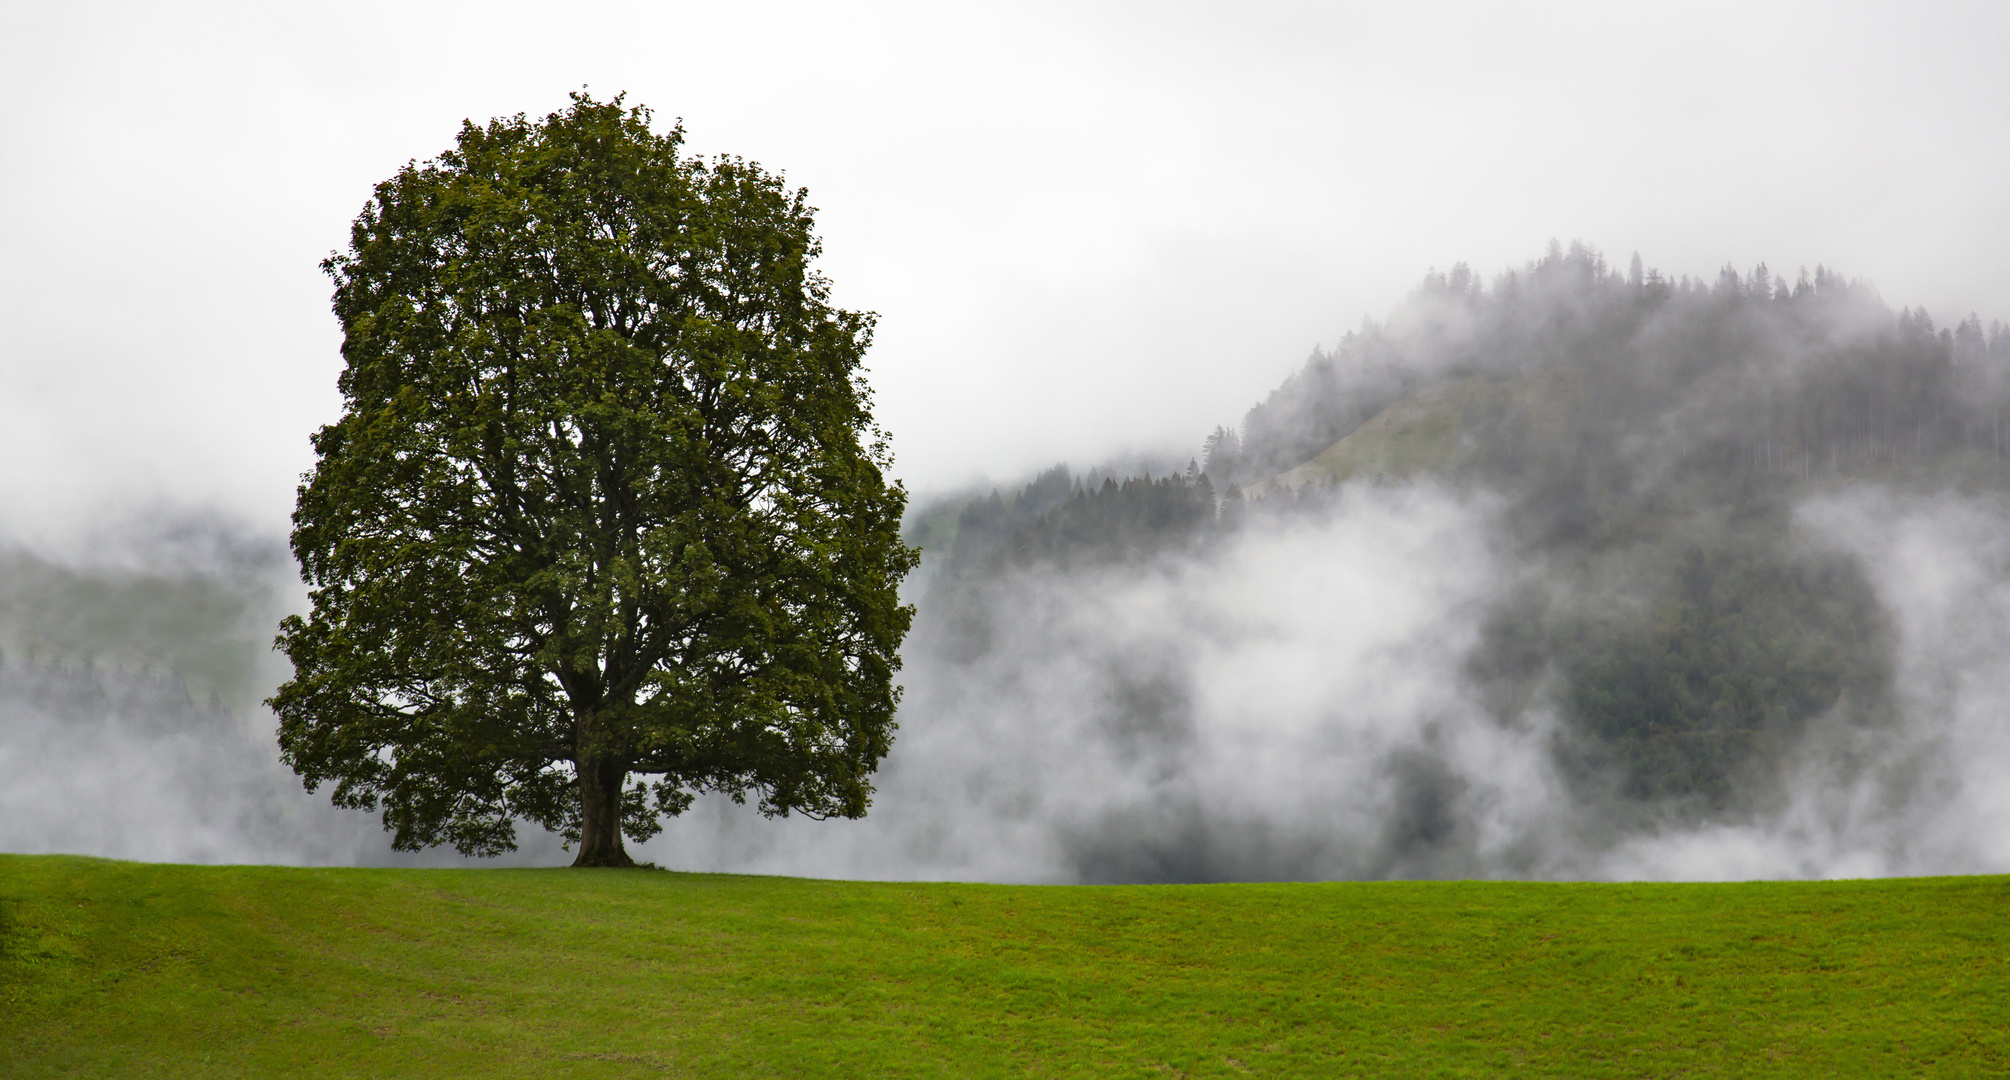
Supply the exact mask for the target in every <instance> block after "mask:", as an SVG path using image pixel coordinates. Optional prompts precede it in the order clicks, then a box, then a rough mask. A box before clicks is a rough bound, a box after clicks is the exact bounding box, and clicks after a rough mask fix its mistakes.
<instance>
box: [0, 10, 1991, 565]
mask: <svg viewBox="0 0 2010 1080" xmlns="http://www.w3.org/2000/svg"><path fill="white" fill-rule="evenodd" d="M582 84H586V85H588V86H590V88H591V89H592V90H593V91H594V92H595V94H596V95H598V96H608V95H611V94H613V93H614V92H616V91H620V90H626V91H628V92H629V94H630V98H631V100H633V101H639V102H642V103H644V104H647V105H650V106H651V107H653V108H654V109H655V110H656V111H657V113H658V116H659V118H660V119H661V120H662V121H663V122H665V123H667V122H668V121H669V120H670V118H672V117H677V116H682V117H683V118H684V119H685V122H686V125H687V128H688V130H689V133H690V136H691V143H692V146H693V148H694V149H697V150H700V151H704V152H708V153H709V152H720V151H726V152H733V153H738V154H742V155H744V156H746V157H749V158H752V159H754V160H757V161H760V162H762V163H763V164H764V165H767V166H769V167H770V168H773V169H778V170H781V171H783V172H785V173H786V174H787V176H788V177H789V179H790V181H791V182H792V183H794V184H800V185H804V186H807V187H808V188H809V189H810V192H811V197H812V201H813V202H814V203H815V204H816V205H817V206H819V207H821V208H822V211H821V215H820V222H821V229H822V233H823V236H824V239H825V247H826V251H827V254H826V257H825V260H824V263H823V267H824V270H825V271H826V273H828V274H829V275H830V276H831V277H832V278H833V279H834V280H835V282H836V285H837V292H838V299H839V301H840V302H841V303H844V304H845V305H847V306H852V307H859V308H867V309H871V310H875V311H877V312H879V313H880V316H881V323H880V332H879V338H878V342H879V343H878V345H877V347H876V348H875V350H874V352H873V354H872V356H871V365H872V369H873V381H874V384H875V386H876V387H877V389H878V400H879V415H880V418H881V420H882V422H883V423H884V424H885V425H886V426H887V427H888V428H889V429H890V430H891V431H892V432H893V435H894V446H895V450H896V453H897V454H898V455H899V459H900V463H899V468H898V471H899V473H900V475H902V476H904V477H905V478H906V479H907V480H908V482H909V484H910V486H911V487H915V488H917V489H921V490H927V489H931V488H940V487H944V486H949V485H956V484H961V483H964V482H966V481H969V480H971V479H974V478H976V477H978V476H980V475H981V476H990V477H994V478H1011V477H1013V476H1015V475H1017V474H1018V473H1020V472H1021V471H1022V470H1026V469H1029V468H1033V467H1037V466H1040V465H1044V464H1050V463H1052V462H1054V461H1057V460H1064V459H1065V460H1070V461H1073V462H1075V463H1077V464H1089V463H1093V461H1094V460H1095V459H1097V458H1099V457H1101V456H1104V455H1107V454H1112V453H1117V452H1120V451H1123V450H1125V449H1128V448H1151V447H1160V446H1169V447H1174V448H1181V449H1184V448H1191V447H1197V445H1198V441H1199V439H1200V437H1201V436H1202V435H1203V434H1204V433H1205V432H1206V431H1207V430H1208V429H1209V428H1211V427H1212V426H1213V425H1214V424H1216V423H1236V422H1238V421H1239V420H1240V417H1241V415H1242V413H1243V411H1244V410H1245V409H1247V408H1248V406H1249V405H1250V404H1251V403H1252V402H1254V401H1255V400H1256V399H1257V398H1259V397H1260V396H1262V395H1263V394H1264V393H1265V392H1267V391H1268V390H1269V389H1270V388H1271V387H1272V386H1274V385H1276V383H1277V382H1278V381H1279V380H1280V379H1282V377H1283V376H1284V375H1285V374H1286V373H1287V372H1288V371H1290V370H1291V369H1292V368H1293V367H1295V366H1296V365H1297V364H1298V363H1299V362H1300V361H1301V360H1302V359H1303V358H1304V357H1305V355H1306V353H1307V352H1308V351H1309V350H1310V349H1311V347H1312V346H1313V345H1314V344H1315V343H1318V344H1331V343H1332V342H1333V341H1334V340H1335V339H1336V338H1337V337H1338V336H1339V334H1340V333H1342V332H1343V331H1345V330H1346V329H1348V328H1350V327H1352V326H1354V325H1357V324H1358V323H1359V321H1360V320H1361V318H1362V317H1363V316H1365V315H1373V316H1376V317H1379V316H1381V315H1382V314H1383V313H1385V312H1386V311H1387V309H1388V308H1389V307H1390V306H1391V305H1392V304H1393V303H1395V302H1396V301H1397V300H1398V299H1400V298H1401V297H1402V296H1403V295H1404V294H1405V293H1406V292H1407V291H1408V290H1409V288H1410V287H1411V286H1412V284H1414V282H1415V281H1416V280H1417V279H1418V277H1419V276H1420V275H1421V274H1422V273H1423V272H1424V270H1425V269H1426V268H1428V267H1432V266H1436V267H1439V268H1445V267H1448V266H1449V265H1450V264H1451V263H1453V262H1455V261H1460V260H1464V261H1467V262H1470V263H1472V264H1473V265H1474V266H1475V267H1476V268H1478V269H1480V270H1481V271H1483V272H1484V273H1485V274H1487V275H1488V276H1491V275H1492V274H1493V273H1495V272H1497V271H1499V270H1501V269H1504V268H1506V267H1509V266H1518V265H1520V264H1521V263H1522V262H1524V261H1526V260H1527V259H1529V258H1532V257H1534V256H1536V255H1538V254H1539V253H1540V252H1541V250H1542V248H1543V246H1544V245H1545V244H1546V243H1547V241H1548V240H1549V239H1551V238H1552V237H1554V238H1557V239H1561V240H1564V241H1566V242H1567V241H1569V240H1571V239H1573V238H1581V239H1583V240H1586V241H1588V242H1591V243H1594V244H1596V245H1598V246H1599V247H1601V248H1602V249H1604V250H1605V251H1606V252H1607V254H1608V255H1609V256H1611V257H1612V258H1613V259H1614V260H1615V261H1619V262H1621V263H1623V262H1624V260H1625V259H1626V258H1627V257H1628V255H1629V254H1630V253H1632V252H1633V251H1635V250H1638V251H1639V252H1641V254H1642V255H1643V257H1644V258H1645V259H1646V260H1647V262H1648V263H1649V264H1651V265H1656V266H1659V267H1662V268H1663V269H1665V270H1668V271H1671V272H1675V273H1690V274H1714V273H1715V271H1716V269H1717V268H1718V267H1719V266H1722V265H1723V264H1724V263H1726V262H1733V263H1735V264H1737V265H1738V267H1739V268H1740V270H1741V271H1742V270H1744V269H1746V268H1749V266H1750V265H1751V264H1753V263H1756V262H1759V261H1761V260H1763V261H1765V262H1767V263H1768V264H1770V265H1771V266H1772V268H1773V269H1774V270H1776V271H1780V270H1785V271H1788V272H1791V271H1792V270H1793V269H1794V268H1796V267H1798V266H1800V265H1803V264H1805V265H1809V266H1812V265H1814V264H1815V263H1817V262H1823V263H1827V264H1829V265H1831V266H1835V267H1839V268H1841V269H1843V270H1844V271H1846V272H1848V273H1850V274H1852V275H1854V276H1860V277H1865V278H1868V279H1870V280H1871V281H1873V282H1875V283H1876V284H1877V286H1878V287H1879V288H1880V289H1881V291H1882V292H1883V294H1884V296H1885V297H1886V299H1887V300H1888V301H1890V302H1891V303H1892V304H1893V305H1895V306H1896V305H1901V304H1914V305H1917V304H1923V305H1925V306H1926V307H1927V308H1928V309H1929V310H1930V311H1932V312H1933V313H1934V315H1935V316H1936V317H1937V318H1939V319H1941V320H1943V321H1945V320H1948V319H1951V318H1955V317H1959V316H1960V315H1963V314H1965V313H1967V312H1968V311H1971V310H1974V311H1978V312H1980V313H1981V314H1982V315H1983V317H1984V318H1985V319H1988V318H1991V317H2002V318H2010V4H2003V3H1967V4H1949V3H1943V4H1937V5H1935V4H1921V3H1906V4H1896V3H1894V4H1883V5H1862V4H1844V3H1835V2H1825V3H1807V4H1771V5H1762V4H1751V3H1737V4H1716V3H1694V2H1690V3H1683V4H1680V5H1672V4H1663V5H1652V6H1650V5H1638V4H1619V3H1611V2H1603V3H1595V4H1546V5H1519V4H1459V5H1425V4H1401V5H1398V4H1387V3H1375V4H1339V3H1324V4H1262V3H1250V2H1243V3H1237V4H1215V5H1208V4H1172V3H1138V4H1093V3H1082V2H1072V3H1058V4H1037V3H1019V4H1011V5H992V6H986V5H952V4H944V3H928V4H920V3H917V4H911V5H901V4H872V5H866V4H855V5H844V4H834V3H806V4H794V5H791V4H754V3H733V4H726V3H717V2H714V3H706V4H680V3H656V4H612V3H603V4H589V3H570V4H543V5H535V4H506V3H480V4H423V3H347V4H342V5H328V4H292V5H281V4H249V3H247V4H180V5H162V4H132V5H115V4H87V3H68V4H41V3H31V2H28V0H0V95H4V101H5V108H4V111H0V529H5V530H6V531H11V532H15V533H17V534H18V533H24V532H31V533H32V532H47V531H49V530H52V529H55V530H58V531H60V527H61V526H62V525H63V524H64V523H73V522H79V521H82V520H83V519H86V518H91V517H96V516H99V515H103V514H106V513H114V514H116V513H119V512H129V511H130V510H132V509H135V508H138V507H141V506H144V505H147V504H154V503H168V504H218V505H221V506H223V507H225V508H228V509H230V510H232V511H235V512H237V513H240V514H243V515H246V516H248V517H250V518H251V519H253V520H254V521H256V522H259V523H262V524H264V525H268V526H269V527H270V528H272V529H274V530H275V531H276V530H278V529H281V528H283V527H284V520H285V515H286V514H287V512H288V511H289V510H290V508H291V505H292V490H293V485H294V483H295V482H296V480H297V477H298V475H299V473H300V472H301V471H302V470H304V469H306V468H307V467H308V466H309V465H310V464H311V459H310V453H309V450H308V446H307V434H308V432H310V431H311V430H312V429H313V428H315V427H316V426H318V425H320V424H323V423H326V422H328V421H329V420H331V419H333V418H334V416H335V414H336V411H337V409H338V407H339V399H338V398H337V396H336V394H335V392H334V380H335V375H336V372H337V370H338V367H339V359H338V357H337V354H336V345H337V333H336V327H335V324H334V320H333V318H332V316H331V315H330V314H329V313H328V304H327V299H328V284H327V282H326V281H325V280H324V279H323V278H322V277H321V275H320V273H319V271H318V270H317V269H316V263H317V262H318V261H319V259H320V258H321V257H322V256H323V255H325V254H326V253H327V252H328V251H330V250H331V249H333V248H336V247H338V246H340V245H341V244H342V243H343V242H344V239H345V235H346V230H347V226H348V222H349V220H350V219H351V218H352V217H353V216H354V214H355V212H356V211H357V209H358V208H360V206H361V205H362V203H363V201H364V199H365V197H366V196H367V195H368V192H369V189H370V186H371V185H372V184H373V183H374V182H376V181H377V180H380V179H383V178H384V177H386V176H388V175H390V174H391V173H392V172H393V171H394V170H395V169H396V168H397V167H398V166H399V165H401V164H402V163H404V162H405V161H407V160H408V159H412V158H421V159H423V158H427V157H430V156H432V155H434V154H436V153H438V152H439V151H441V150H443V149H445V148H447V147H448V146H449V145H450V144H451V142H452V139H453V135H454V132H455V130H456V129H457V127H458V126H459V124H460V121H461V120H462V118H464V117H472V118H475V119H477V120H484V119H487V118H489V117H491V116H495V115H498V114H507V113H515V112H518V111H526V112H529V113H532V114H533V115H541V114H543V113H546V112H549V111H552V110H554V109H557V108H561V107H563V105H564V104H565V94H566V92H567V91H568V90H570V89H573V88H575V87H578V86H580V85H582Z"/></svg>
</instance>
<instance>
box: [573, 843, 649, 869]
mask: <svg viewBox="0 0 2010 1080" xmlns="http://www.w3.org/2000/svg"><path fill="white" fill-rule="evenodd" d="M572 866H573V869H575V870H577V869H580V868H582V867H599V868H603V869H609V870H629V869H633V868H634V866H635V860H634V859H631V858H629V857H628V853H627V852H626V851H623V850H621V849H620V848H615V849H614V850H613V851H588V850H586V849H585V848H581V849H579V856H578V857H577V858H575V859H573V860H572Z"/></svg>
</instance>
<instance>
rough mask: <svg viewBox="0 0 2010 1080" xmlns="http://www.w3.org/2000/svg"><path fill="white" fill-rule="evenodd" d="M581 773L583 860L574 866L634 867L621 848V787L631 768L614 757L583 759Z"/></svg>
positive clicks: (580, 762)
mask: <svg viewBox="0 0 2010 1080" xmlns="http://www.w3.org/2000/svg"><path fill="white" fill-rule="evenodd" d="M575 765H576V767H577V768H578V770H579V810H580V814H579V857H578V858H575V859H573V860H572V865H574V866H634V865H635V860H633V859H630V858H629V857H628V852H627V851H626V850H624V849H623V848H622V846H621V787H622V785H623V784H624V783H626V782H627V780H628V767H627V764H626V763H625V762H623V761H621V760H620V759H618V758H615V757H613V756H611V755H610V756H589V755H581V757H580V759H579V760H578V762H576V763H575Z"/></svg>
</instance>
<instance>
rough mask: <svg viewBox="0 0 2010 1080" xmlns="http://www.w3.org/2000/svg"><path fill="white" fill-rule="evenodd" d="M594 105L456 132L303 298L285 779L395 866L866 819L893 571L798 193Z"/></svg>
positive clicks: (615, 856) (850, 366) (867, 403)
mask: <svg viewBox="0 0 2010 1080" xmlns="http://www.w3.org/2000/svg"><path fill="white" fill-rule="evenodd" d="M650 120H651V117H650V114H649V112H648V111H647V110H645V109H642V108H639V107H628V106H626V105H625V104H624V103H623V101H622V99H621V98H618V97H617V98H616V99H614V100H613V101H611V102H596V101H594V100H592V99H591V98H590V97H588V96H586V95H585V94H583V93H582V94H575V95H573V99H572V104H571V107H570V108H569V109H567V110H566V111H564V112H560V113H553V114H551V115H549V116H547V117H545V118H543V119H542V120H537V121H530V120H527V119H526V118H525V117H524V116H522V115H518V116H516V117H514V118H506V119H498V120H495V121H493V122H491V123H489V124H487V125H486V126H478V125H476V124H474V123H472V122H470V123H467V124H464V125H463V127H462V129H461V132H460V135H459V138H458V140H457V143H456V145H455V147H454V148H453V149H451V150H449V151H447V152H445V153H443V154H441V155H440V156H439V157H438V158H436V159H434V160H432V161H429V162H425V163H414V164H411V165H407V166H406V167H405V168H403V169H401V170H399V172H398V174H397V175H396V176H394V177H392V178H391V179H389V180H387V181H385V182H383V183H381V184H379V185H378V186H377V188H376V191H375V194H374V196H373V197H372V199H371V200H370V202H369V203H368V204H367V205H366V206H365V208H364V209H363V211H362V213H361V215H360V216H359V217H358V218H357V219H356V221H355V224H354V226H353V228H352V230H351V234H350V243H349V249H348V251H347V252H346V253H339V254H335V255H331V256H330V257H329V258H328V259H327V260H326V261H325V262H324V263H323V269H324V270H325V271H326V272H327V273H328V274H329V275H330V277H331V278H332V279H333V281H334V284H335V295H334V309H335V313H336V315H337V317H338V318H339V319H340V322H341V325H342V330H343V334H344V339H343V345H342V356H343V359H344V361H345V368H344V370H343V372H342V375H341V377H340V382H339V387H340V390H341V393H342V396H343V402H344V408H343V412H342V415H341V418H340V419H339V420H337V421H336V422H335V423H333V424H331V425H329V426H327V427H324V428H322V429H321V430H320V431H319V432H318V433H316V434H315V436H314V440H313V442H314V448H315V451H316V453H317V455H318V460H317V463H316V465H315V468H314V470H313V472H311V473H310V474H308V475H307V476H306V477H305V478H304V482H303V484H302V485H301V487H300V490H299V499H298V504H297V509H296V510H295V513H294V531H293V534H292V545H293V550H294V552H295V554H296V555H297V556H298V558H299V560H300V565H301V573H302V576H303V578H304V580H305V581H306V582H307V583H308V585H309V586H310V590H311V597H312V610H311V612H310V613H309V614H308V615H307V616H306V617H305V618H301V617H294V618H290V619H288V620H286V622H285V623H284V624H283V625H282V628H281V634H280V637H279V646H280V648H282V649H283V650H284V651H285V653H286V654H287V656H288V657H289V658H290V659H291V660H292V661H293V664H294V669H295V674H294V677H293V678H292V679H291V680H290V681H288V682H287V683H286V684H285V685H283V686H282V687H280V689H279V690H278V692H277V694H276V695H275V696H274V697H273V698H272V699H271V702H270V704H271V705H272V707H273V708H274V709H275V711H276V712H277V713H278V715H279V718H280V744H281V747H282V750H283V752H284V756H285V759H286V761H287V762H288V763H289V764H290V765H291V766H292V767H293V768H294V769H295V770H297V771H298V772H299V774H300V775H301V777H302V779H303V780H304V781H305V783H306V784H307V785H308V787H309V788H310V789H312V788H318V786H319V785H320V784H322V783H324V782H332V783H333V785H334V799H335V802H336V803H337V804H339V805H343V806H350V807H358V808H364V809H373V810H381V812H382V814H383V818H384V823H385V827H386V828H387V829H390V830H392V831H393V832H394V834H395V835H394V846H395V847H397V848H399V849H402V850H412V849H417V848H421V847H425V846H430V845H437V844H443V843H449V844H452V845H453V846H454V847H456V848H457V849H459V850H460V851H462V852H464V853H471V854H495V853H499V852H501V851H505V850H509V849H511V848H513V847H514V838H515V825H514V823H515V821H517V820H519V819H521V820H528V821H532V822H536V823H538V824H540V825H543V826H545V827H546V828H550V829H553V830H556V831H558V832H561V833H562V834H564V835H565V836H566V837H568V839H570V840H573V841H576V842H577V843H578V845H579V850H578V857H577V862H576V863H575V865H626V864H628V863H629V857H628V855H627V854H626V852H625V850H624V848H623V844H622V837H623V835H624V834H625V835H626V836H627V837H629V838H630V839H634V840H638V841H639V840H642V839H646V838H647V837H649V836H651V835H654V834H655V833H656V832H657V831H659V830H660V829H661V827H662V818H663V816H665V815H675V814H677V813H679V812H681V811H682V810H683V809H684V808H686V807H687V806H688V805H689V804H690V802H691V799H692V798H693V796H694V795H695V794H697V793H701V792H705V791H720V792H725V793H728V794H730V795H731V796H732V797H733V798H735V799H740V800H744V799H745V798H746V797H747V796H749V795H753V796H755V797H756V798H757V799H758V803H759V805H760V807H761V809H762V810H763V811H764V812H767V813H771V814H788V813H802V814H807V815H810V816H815V817H825V816H846V817H857V816H860V815H862V814H864V813H865V811H866V808H867V805H868V802H869V799H870V795H871V792H872V786H871V783H870V776H871V774H872V772H873V770H874V769H875V767H876V766H877V764H878V762H879V761H880V759H881V758H882V757H883V756H884V755H885V754H886V752H887V750H888V747H889V745H890V740H891V737H892V731H893V728H894V723H893V713H894V707H895V704H896V702H897V699H898V696H899V689H898V687H897V686H896V685H895V684H894V681H893V680H894V673H895V671H896V670H897V669H898V667H899V660H898V656H897V649H898V647H899V644H900V642H901V639H902V638H903V636H904V635H905V634H906V632H907V629H908V626H909V622H910V620H911V618H912V614H913V612H912V609H911V608H909V607H907V606H905V605H903V604H902V603H901V602H900V600H899V597H898V594H897V588H898V585H899V582H900V580H901V578H902V577H903V576H904V575H905V574H906V573H907V572H908V571H909V570H910V569H911V568H912V567H913V565H914V561H915V558H916V553H915V552H914V551H913V549H911V548H909V547H907V546H905V545H904V544H903V543H902V542H901V541H900V538H899V532H898V529H899V521H900V517H901V513H902V511H903V509H904V507H905V505H906V494H905V492H904V491H903V490H902V489H901V487H900V486H899V485H898V484H896V483H890V482H889V481H888V480H887V479H886V476H885V471H886V469H887V468H888V467H889V466H890V463H891V456H890V451H889V450H888V448H887V442H886V438H885V435H884V433H883V432H881V431H880V430H879V429H878V428H877V427H876V426H875V425H874V424H873V421H872V416H871V396H870V391H869V389H868V387H867V385H866V382H865V380H864V375H863V369H862V366H861V364H862V358H863V354H864V353H865V351H866V348H867V346H868V344H869V342H870V340H871V334H872V324H873V318H872V316H871V315H869V314H864V313H858V312H851V311H845V310H841V309H839V308H837V307H834V306H832V304H831V302H830V290H829V283H828V282H827V281H826V279H824V278H823V277H822V276H821V275H820V274H818V273H817V272H816V271H815V270H813V269H812V265H811V264H812V262H813V260H814V259H815V257H816V256H817V255H818V254H819V253H820V246H819V242H818V240H817V238H816V236H815V234H814V231H813V220H812V219H813V213H814V211H813V208H812V207H811V206H809V204H808V202H807V194H806V193H805V192H804V191H802V190H794V191H791V190H790V189H788V188H787V187H786V186H785V185H784V183H783V181H782V178H781V177H780V176H777V175H775V174H771V173H769V172H766V171H764V170H763V169H762V168H761V167H760V166H758V165H756V164H753V163H751V162H746V161H743V160H740V159H737V158H727V157H721V158H716V159H711V160H705V159H700V158H697V157H692V156H686V155H685V154H684V153H683V152H682V146H683V129H682V126H681V124H679V125H677V126H674V127H673V128H672V129H671V130H669V131H668V132H665V133H657V132H655V131H652V130H651V127H650Z"/></svg>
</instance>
